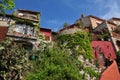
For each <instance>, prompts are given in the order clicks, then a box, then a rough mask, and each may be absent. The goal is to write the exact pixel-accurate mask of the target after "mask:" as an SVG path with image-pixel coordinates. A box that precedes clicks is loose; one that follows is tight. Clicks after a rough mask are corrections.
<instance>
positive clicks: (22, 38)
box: [0, 10, 40, 50]
mask: <svg viewBox="0 0 120 80" xmlns="http://www.w3.org/2000/svg"><path fill="white" fill-rule="evenodd" d="M13 14H14V15H8V14H6V16H2V15H0V25H1V26H6V27H8V32H7V34H6V37H7V38H9V39H11V40H13V41H15V42H16V43H17V44H20V43H21V44H20V45H22V47H25V48H26V49H29V48H30V49H29V50H32V49H38V46H39V44H40V40H39V35H40V30H39V29H38V28H39V26H40V25H39V22H40V21H39V20H40V18H39V17H40V13H39V12H33V11H28V10H16V11H14V13H13ZM20 15H26V16H24V17H23V16H20ZM28 15H29V18H28ZM33 16H34V17H33Z"/></svg>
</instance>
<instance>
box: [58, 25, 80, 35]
mask: <svg viewBox="0 0 120 80" xmlns="http://www.w3.org/2000/svg"><path fill="white" fill-rule="evenodd" d="M81 30H82V29H80V27H79V26H78V25H76V24H72V25H70V26H68V27H65V28H62V29H60V30H59V34H74V33H76V32H77V31H81Z"/></svg>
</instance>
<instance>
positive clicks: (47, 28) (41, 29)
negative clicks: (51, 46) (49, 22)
mask: <svg viewBox="0 0 120 80" xmlns="http://www.w3.org/2000/svg"><path fill="white" fill-rule="evenodd" d="M40 30H46V31H51V29H48V28H40Z"/></svg>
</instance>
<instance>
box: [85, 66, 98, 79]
mask: <svg viewBox="0 0 120 80" xmlns="http://www.w3.org/2000/svg"><path fill="white" fill-rule="evenodd" d="M83 70H84V71H85V73H88V74H90V77H92V78H93V77H94V76H95V77H97V78H99V77H100V74H99V73H97V72H95V70H93V69H92V68H91V67H85V68H83Z"/></svg>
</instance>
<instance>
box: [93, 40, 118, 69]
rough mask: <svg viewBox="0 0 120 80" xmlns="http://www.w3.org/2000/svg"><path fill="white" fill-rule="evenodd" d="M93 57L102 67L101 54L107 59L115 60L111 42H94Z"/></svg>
mask: <svg viewBox="0 0 120 80" xmlns="http://www.w3.org/2000/svg"><path fill="white" fill-rule="evenodd" d="M91 45H92V48H93V55H94V58H95V59H98V60H99V64H100V66H101V67H102V66H103V63H104V62H103V61H102V60H101V54H103V55H104V58H105V59H110V60H114V59H116V55H115V51H114V48H113V45H112V43H111V42H110V41H92V42H91Z"/></svg>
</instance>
